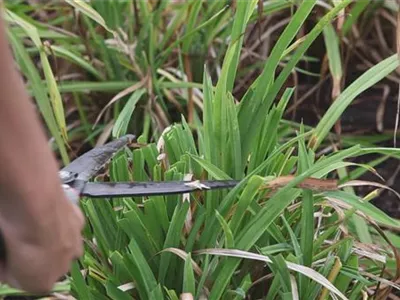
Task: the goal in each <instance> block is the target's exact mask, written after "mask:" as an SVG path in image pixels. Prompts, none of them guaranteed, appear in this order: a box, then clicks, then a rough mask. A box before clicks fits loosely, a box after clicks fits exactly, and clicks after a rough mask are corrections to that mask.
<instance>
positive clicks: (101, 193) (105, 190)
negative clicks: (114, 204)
mask: <svg viewBox="0 0 400 300" xmlns="http://www.w3.org/2000/svg"><path fill="white" fill-rule="evenodd" d="M239 182H240V181H238V180H205V181H159V182H154V181H153V182H115V183H114V182H88V183H87V184H86V185H85V187H84V189H83V190H82V192H81V194H82V196H86V197H91V198H101V197H109V198H116V197H141V196H156V195H171V194H184V193H190V192H194V191H200V190H201V191H207V190H214V189H222V188H232V187H235V186H236V185H237V184H239Z"/></svg>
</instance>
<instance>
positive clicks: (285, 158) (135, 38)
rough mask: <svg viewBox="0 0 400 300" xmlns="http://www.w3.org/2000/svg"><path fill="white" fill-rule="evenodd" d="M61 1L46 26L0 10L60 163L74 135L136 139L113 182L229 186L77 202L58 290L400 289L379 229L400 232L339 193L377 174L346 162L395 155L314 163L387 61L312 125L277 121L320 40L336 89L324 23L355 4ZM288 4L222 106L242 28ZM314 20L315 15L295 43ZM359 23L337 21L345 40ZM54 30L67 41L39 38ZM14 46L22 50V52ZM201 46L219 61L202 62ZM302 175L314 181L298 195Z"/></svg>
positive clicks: (391, 63)
mask: <svg viewBox="0 0 400 300" xmlns="http://www.w3.org/2000/svg"><path fill="white" fill-rule="evenodd" d="M66 2H67V3H61V2H60V3H59V2H56V3H52V4H53V5H55V6H56V7H58V9H60V10H61V9H63V10H68V11H73V14H65V15H61V14H60V16H59V18H54V19H51V20H49V24H44V23H43V22H38V21H35V20H33V19H32V18H31V17H29V16H28V15H29V13H30V12H32V9H31V8H28V7H25V6H23V5H22V4H21V3H16V2H11V1H9V2H6V5H7V7H8V11H7V13H8V14H7V20H8V21H9V22H10V24H11V25H15V26H12V27H11V28H10V30H9V36H10V41H11V43H12V46H13V49H14V53H15V54H16V57H17V61H18V63H19V66H20V67H21V71H22V73H23V74H24V75H25V76H26V77H27V79H28V88H29V89H30V91H31V92H32V95H33V96H34V98H35V100H36V101H37V103H38V105H39V106H40V107H42V110H41V112H42V114H43V116H44V118H45V121H46V124H47V127H48V128H49V130H50V133H51V135H53V136H54V138H55V141H56V146H55V150H57V149H58V151H60V153H61V154H63V153H64V154H63V155H64V156H63V157H64V158H65V160H64V162H65V163H66V162H67V158H66V157H65V153H66V152H65V151H66V150H65V149H67V146H68V143H70V142H71V141H73V140H74V139H76V138H77V136H83V137H84V139H85V141H88V142H90V143H91V145H95V144H96V143H101V142H102V141H105V140H106V139H108V138H113V137H118V136H121V135H123V134H125V133H128V132H132V131H133V132H135V133H139V135H140V137H139V138H138V147H137V148H135V149H132V150H131V151H127V150H126V151H125V152H123V153H121V154H119V155H118V156H117V157H116V158H115V159H114V160H113V162H112V164H111V166H110V168H109V173H108V176H109V180H111V181H124V180H128V181H132V180H135V181H150V180H154V181H158V180H183V179H187V178H191V179H203V178H208V179H229V178H235V179H240V180H241V182H240V184H239V185H238V186H236V187H235V188H233V189H231V190H220V191H212V192H211V191H209V192H202V193H194V194H191V195H183V196H174V195H170V196H154V197H148V198H146V199H143V198H123V199H114V200H110V199H96V200H92V199H82V201H81V207H82V210H83V211H84V213H85V215H86V217H87V222H88V223H87V227H86V228H85V230H84V233H83V234H84V238H85V254H84V256H83V257H82V258H81V259H80V260H79V261H78V262H76V263H75V264H74V265H73V268H72V271H71V274H70V276H69V277H68V281H67V282H68V283H70V285H68V284H67V285H66V286H67V287H66V288H65V290H64V291H65V292H70V293H71V294H72V295H73V296H74V297H76V298H77V299H179V297H180V296H181V295H182V294H185V293H189V294H191V295H192V296H193V298H195V299H204V298H207V299H244V298H246V297H251V299H260V298H263V299H327V298H328V296H329V295H330V296H332V297H337V298H340V299H359V298H360V297H362V296H363V295H367V294H368V295H373V294H375V295H377V297H382V298H381V299H383V297H385V296H386V295H388V294H389V293H390V292H391V290H392V289H398V288H399V286H398V285H397V284H396V283H394V282H395V281H396V279H397V270H398V268H399V265H398V264H399V263H400V260H399V259H398V255H397V250H396V249H397V248H396V246H395V245H393V244H396V245H397V246H398V245H399V242H398V241H397V242H396V241H395V242H390V239H388V238H387V235H390V234H391V233H390V231H389V230H386V229H387V228H389V229H396V230H397V229H399V228H400V222H399V221H397V220H395V219H393V218H391V217H390V216H388V215H387V214H385V213H384V212H383V211H381V210H379V209H378V208H376V207H375V206H373V205H372V204H371V203H370V202H369V199H370V198H369V196H367V197H363V196H359V195H357V194H356V193H355V192H354V191H353V190H352V189H351V188H352V187H354V186H357V185H363V184H370V185H371V184H372V185H375V186H376V187H377V189H380V188H384V186H382V185H381V184H376V183H368V182H362V181H354V180H350V179H349V176H348V171H349V170H350V167H352V168H354V169H351V171H352V172H353V173H352V175H357V174H358V176H360V175H361V174H362V173H363V172H365V171H374V170H373V168H372V167H371V166H367V165H361V164H356V163H354V162H352V160H353V159H355V158H357V157H360V156H364V155H367V154H371V153H374V154H380V155H384V157H386V156H389V155H390V156H394V157H398V156H399V155H400V151H398V149H391V148H382V147H380V148H378V147H375V146H374V145H372V146H365V145H362V144H357V143H354V142H352V141H349V143H348V144H347V147H343V148H342V149H335V150H334V151H331V152H329V153H326V154H323V155H321V154H319V152H318V151H319V150H321V147H323V146H324V145H325V144H326V143H328V142H329V140H328V139H327V138H328V137H330V136H332V135H333V136H335V135H334V134H333V133H331V131H332V128H333V127H334V126H335V124H338V121H339V119H340V116H341V114H342V113H343V111H345V110H346V108H347V107H348V106H349V105H350V104H351V102H352V101H353V100H354V99H355V98H356V97H357V96H358V95H360V94H361V93H362V92H364V91H365V90H367V89H369V88H371V87H372V86H373V85H375V84H376V83H377V82H379V81H380V80H382V79H383V78H385V77H387V76H388V75H390V74H391V73H392V72H393V71H394V70H395V69H396V68H397V67H398V66H399V65H398V64H399V63H398V59H397V54H394V53H393V54H392V55H391V56H389V57H387V58H386V59H383V60H382V61H381V62H379V63H377V64H376V65H374V66H372V67H371V68H370V69H369V70H367V71H366V72H365V73H364V74H362V75H361V76H360V77H358V78H357V79H356V80H355V81H354V82H352V83H351V84H350V85H348V86H345V87H344V88H343V89H342V88H340V89H339V88H337V89H336V90H335V92H334V93H333V94H334V96H335V101H334V102H333V103H332V105H331V107H330V109H329V110H328V111H327V112H326V114H325V115H324V116H323V117H322V119H321V120H320V122H319V123H318V125H317V126H316V128H310V127H307V126H304V125H303V124H293V123H290V122H286V121H285V120H284V119H283V115H284V112H285V110H286V108H287V105H288V103H289V101H290V100H291V98H292V97H293V94H294V92H295V89H296V86H289V87H288V86H285V83H286V81H287V79H288V77H289V75H290V74H291V73H292V72H293V71H294V70H295V68H296V67H297V65H298V63H299V62H300V61H301V60H302V59H304V57H305V55H306V54H307V50H308V49H309V48H310V46H311V45H312V44H313V42H314V41H315V40H316V39H317V38H318V37H320V36H322V38H324V39H325V41H326V45H327V49H328V51H327V55H328V59H329V70H330V72H331V73H332V76H333V78H334V80H339V81H340V79H341V76H342V71H341V59H340V53H339V50H338V49H339V44H338V40H339V39H338V37H337V36H338V32H337V30H336V29H335V28H334V27H333V25H332V24H334V23H335V20H337V18H339V17H340V15H341V13H342V12H343V10H344V9H349V8H350V7H351V8H352V11H353V12H357V11H361V10H362V9H363V7H361V5H360V4H356V5H353V6H351V5H352V1H350V0H342V1H334V5H332V7H331V8H330V9H327V8H326V7H321V6H320V3H319V2H318V1H316V0H310V1H300V2H296V3H293V4H288V2H287V1H280V0H276V1H267V2H265V3H263V5H261V6H260V3H259V2H258V1H255V0H251V1H236V2H235V6H234V7H232V5H229V4H232V3H230V2H229V1H211V2H200V1H186V2H177V3H172V2H169V1H161V2H159V3H158V5H154V4H152V2H147V1H118V2H117V1H90V2H89V3H86V2H83V1H66ZM288 7H289V8H290V9H291V10H292V11H293V15H292V17H291V19H290V22H289V23H288V24H287V26H286V27H285V29H284V30H283V32H282V33H281V34H280V36H279V38H278V40H277V42H276V43H275V44H274V46H273V48H272V49H271V52H270V54H269V56H268V59H267V60H266V61H265V63H264V65H263V68H262V70H261V72H260V74H259V75H258V77H257V78H255V79H254V80H253V82H252V84H251V85H250V86H249V88H248V89H247V92H246V93H245V94H244V96H243V97H242V98H241V99H235V97H234V96H233V89H234V87H235V84H236V82H237V74H238V69H239V66H240V54H241V52H242V47H243V42H244V36H245V33H246V31H247V30H248V28H249V26H250V24H254V22H256V21H257V20H258V18H259V16H260V14H261V15H266V14H270V13H273V12H277V11H280V10H284V9H287V8H288ZM317 9H318V10H319V11H321V9H322V10H323V15H322V16H321V17H320V18H319V19H318V21H317V22H316V24H314V25H313V27H312V28H311V30H310V31H309V32H307V34H306V35H305V36H304V38H302V39H301V40H297V37H298V35H299V32H300V30H301V29H302V28H303V26H304V24H305V22H306V21H307V20H308V19H309V18H310V16H311V14H312V13H313V12H314V11H316V10H317ZM357 15H358V14H357V13H354V14H353V15H352V17H351V18H348V19H346V22H345V26H344V27H343V28H344V29H343V30H344V31H346V32H347V31H348V30H349V28H350V27H351V24H352V23H354V22H356V18H357ZM72 21H76V22H77V23H76V24H75V23H72ZM64 22H65V23H66V24H70V26H72V27H77V30H76V32H79V34H75V33H71V32H59V31H55V30H54V28H53V27H52V26H57V25H59V24H63V23H64ZM71 24H72V25H71ZM48 25H51V26H48ZM167 25H168V26H167ZM75 29H76V28H75ZM74 32H75V30H74ZM22 37H24V38H27V40H28V42H26V43H25V44H23V43H22ZM45 39H51V40H52V42H51V43H46V42H44V41H43V40H45ZM32 42H33V44H32ZM210 48H211V49H213V50H214V49H215V51H216V57H217V58H220V60H218V59H217V58H216V59H215V61H213V62H211V63H209V62H208V60H206V59H205V56H206V54H207V51H208V49H210ZM45 50H47V51H45ZM34 55H39V57H40V63H41V64H40V65H41V66H42V67H43V74H44V79H45V80H43V79H42V76H41V74H40V72H39V71H38V70H37V68H36V67H37V65H36V64H35V63H34V60H33V58H32V57H33V56H34ZM49 57H53V58H54V57H62V58H63V59H65V60H67V61H68V62H69V63H70V64H72V65H73V66H74V67H76V68H78V70H79V73H78V75H79V76H83V75H82V74H84V78H85V80H88V81H86V82H79V80H78V79H75V80H65V79H61V80H58V81H56V78H57V76H55V75H54V74H57V75H58V76H60V74H59V73H57V72H56V71H54V67H53V69H52V68H50V65H49V63H48V62H49ZM219 61H222V63H221V65H220V66H219V65H218V64H219ZM282 62H284V66H283V67H282V68H278V67H279V66H280V65H281V63H282ZM278 70H279V72H278ZM64 75H65V74H64ZM216 75H217V76H216ZM60 77H61V76H60ZM78 78H80V77H78ZM212 78H217V79H216V80H214V83H213V79H212ZM87 91H90V92H91V93H96V92H107V93H112V94H113V95H114V96H113V97H111V96H110V97H109V99H110V98H112V100H111V102H110V103H109V104H107V106H106V107H105V109H104V114H101V115H100V117H99V116H98V115H93V113H92V112H91V110H90V108H89V109H88V108H84V107H83V106H84V105H83V103H85V105H88V106H90V105H89V103H87V101H86V97H87V96H86V94H85V93H86V92H87ZM47 93H48V94H49V97H47ZM68 93H72V94H73V97H72V99H73V101H74V103H73V104H74V109H73V110H76V111H77V115H78V124H79V125H78V126H76V127H74V128H72V129H69V130H68V129H67V127H66V124H67V122H66V121H65V120H66V119H68V117H69V116H68V115H67V114H66V109H65V106H64V105H65V103H63V102H62V101H60V100H61V98H60V95H67V94H68ZM102 95H103V94H102ZM171 106H173V108H172V109H171ZM174 112H175V116H173V113H174ZM176 112H177V113H176ZM61 137H64V139H61ZM287 176H289V177H287ZM285 178H289V179H290V180H288V181H285V180H284V179H285ZM310 178H313V179H314V180H312V181H311V182H313V184H312V185H308V186H305V185H304V183H305V182H309V180H310ZM332 178H339V180H338V186H337V187H336V188H334V189H332V188H327V186H326V183H327V181H326V180H327V179H332ZM352 178H353V179H354V176H353V177H352ZM96 180H101V178H98V179H96ZM307 180H308V181H307ZM272 182H273V183H274V184H275V186H274V187H275V188H272V189H271V183H272ZM276 187H277V188H276ZM381 227H382V228H386V229H381ZM390 236H391V235H390ZM69 289H70V290H69Z"/></svg>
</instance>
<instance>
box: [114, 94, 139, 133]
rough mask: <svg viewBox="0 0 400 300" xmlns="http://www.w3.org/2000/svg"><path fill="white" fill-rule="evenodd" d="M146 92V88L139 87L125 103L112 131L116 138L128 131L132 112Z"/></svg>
mask: <svg viewBox="0 0 400 300" xmlns="http://www.w3.org/2000/svg"><path fill="white" fill-rule="evenodd" d="M145 92H146V90H145V89H138V90H136V91H134V92H133V93H132V95H131V97H130V98H129V100H128V102H127V103H126V104H125V106H124V108H123V109H122V111H121V113H120V114H119V116H118V118H117V120H116V121H115V125H114V127H113V131H112V134H113V136H114V137H115V138H119V137H120V136H122V135H125V134H126V133H127V128H128V125H129V122H130V120H131V116H132V113H133V111H134V110H135V107H136V104H137V102H138V101H139V100H140V97H142V95H143V94H144V93H145Z"/></svg>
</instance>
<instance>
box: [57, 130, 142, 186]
mask: <svg viewBox="0 0 400 300" xmlns="http://www.w3.org/2000/svg"><path fill="white" fill-rule="evenodd" d="M135 138H136V137H135V136H134V135H130V134H129V135H125V136H123V137H121V138H119V139H116V140H114V141H111V142H109V143H107V144H105V145H102V146H99V147H95V148H93V149H92V150H90V151H88V152H86V153H85V154H83V155H82V156H80V157H78V158H76V159H75V160H74V161H72V162H71V163H70V164H69V165H67V166H65V167H64V168H63V169H61V172H64V173H68V172H69V173H71V174H75V175H76V177H75V180H76V182H77V184H78V183H79V182H80V183H82V182H84V183H85V182H87V181H88V180H89V179H90V178H91V177H93V176H94V175H95V174H96V173H97V172H98V171H99V170H100V169H101V168H102V167H103V166H104V165H105V164H106V163H107V162H108V161H109V160H110V159H111V158H113V156H114V155H115V154H116V153H117V152H118V151H119V150H121V149H122V148H123V147H124V146H125V145H127V144H129V143H131V142H132V141H133V140H134V139H135ZM80 185H81V184H80ZM71 186H73V187H74V184H72V185H71Z"/></svg>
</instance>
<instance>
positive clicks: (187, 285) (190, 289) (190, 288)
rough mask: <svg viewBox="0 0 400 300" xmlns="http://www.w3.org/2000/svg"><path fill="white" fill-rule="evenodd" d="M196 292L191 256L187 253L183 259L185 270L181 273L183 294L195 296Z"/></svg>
mask: <svg viewBox="0 0 400 300" xmlns="http://www.w3.org/2000/svg"><path fill="white" fill-rule="evenodd" d="M195 291H196V282H195V279H194V272H193V267H192V256H191V255H190V253H188V255H187V257H186V259H185V269H184V272H183V288H182V292H183V293H190V294H192V295H195Z"/></svg>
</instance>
